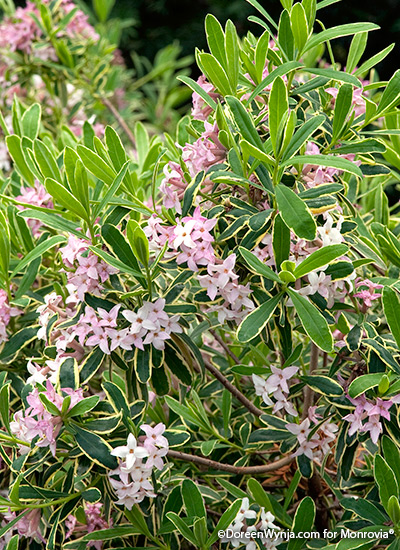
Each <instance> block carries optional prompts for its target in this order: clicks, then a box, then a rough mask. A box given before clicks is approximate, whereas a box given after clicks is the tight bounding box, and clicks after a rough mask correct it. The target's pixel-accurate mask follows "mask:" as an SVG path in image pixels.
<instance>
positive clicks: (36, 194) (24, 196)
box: [15, 180, 54, 237]
mask: <svg viewBox="0 0 400 550" xmlns="http://www.w3.org/2000/svg"><path fill="white" fill-rule="evenodd" d="M15 199H16V200H17V201H20V202H23V203H26V204H28V205H33V206H41V207H44V208H53V206H54V205H53V201H52V197H51V195H50V194H49V193H48V192H47V191H46V188H45V186H44V185H42V184H41V183H39V182H38V181H37V180H36V181H35V185H34V187H21V194H20V195H18V196H17V197H15ZM18 208H19V209H20V210H25V207H24V206H21V205H18ZM27 222H28V225H29V227H30V228H31V229H32V233H33V236H34V237H37V236H38V235H39V234H40V228H41V227H42V222H41V221H40V220H34V219H28V220H27Z"/></svg>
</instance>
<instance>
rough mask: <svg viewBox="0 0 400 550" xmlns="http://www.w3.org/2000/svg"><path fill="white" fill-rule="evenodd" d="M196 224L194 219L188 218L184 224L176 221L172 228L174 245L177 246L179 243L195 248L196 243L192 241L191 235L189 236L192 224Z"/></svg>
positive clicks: (192, 227)
mask: <svg viewBox="0 0 400 550" xmlns="http://www.w3.org/2000/svg"><path fill="white" fill-rule="evenodd" d="M195 225H196V220H189V221H188V222H186V223H185V225H182V224H181V223H178V224H177V225H176V227H175V229H174V235H175V240H174V247H175V248H178V247H179V246H180V245H182V244H183V245H185V246H187V247H188V248H196V244H195V242H194V241H193V239H192V237H191V236H190V235H191V233H192V231H193V229H194V226H195Z"/></svg>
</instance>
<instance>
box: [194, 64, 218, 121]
mask: <svg viewBox="0 0 400 550" xmlns="http://www.w3.org/2000/svg"><path fill="white" fill-rule="evenodd" d="M197 84H198V85H199V86H200V87H201V88H202V89H203V90H204V91H205V92H206V93H207V94H208V95H209V96H210V97H211V99H214V100H216V99H217V98H218V94H217V93H215V88H214V86H213V85H212V84H210V83H209V82H207V80H206V77H205V76H204V74H202V75H200V76H199V78H198V79H197ZM192 102H193V108H192V117H193V118H194V119H195V120H207V119H208V117H209V115H210V114H211V113H212V111H213V110H212V108H211V107H210V106H209V105H207V103H206V102H205V101H204V99H203V98H202V97H201V96H199V94H198V93H197V92H193V94H192Z"/></svg>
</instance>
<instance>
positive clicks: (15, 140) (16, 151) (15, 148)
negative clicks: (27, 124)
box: [6, 134, 35, 187]
mask: <svg viewBox="0 0 400 550" xmlns="http://www.w3.org/2000/svg"><path fill="white" fill-rule="evenodd" d="M6 143H7V148H8V151H9V153H10V155H11V157H12V159H13V161H14V164H15V167H16V169H17V172H18V173H19V174H20V176H21V177H22V179H23V180H25V181H26V182H28V183H29V185H30V186H31V187H33V186H34V185H35V176H34V175H33V174H32V172H31V170H30V168H29V166H28V165H27V163H26V160H25V157H24V153H23V152H22V146H21V138H20V137H19V136H17V135H15V134H13V135H11V136H7V137H6Z"/></svg>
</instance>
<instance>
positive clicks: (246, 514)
mask: <svg viewBox="0 0 400 550" xmlns="http://www.w3.org/2000/svg"><path fill="white" fill-rule="evenodd" d="M256 517H257V512H255V511H254V510H250V502H249V499H248V498H247V497H246V498H244V499H243V500H242V504H241V506H240V510H239V512H238V513H237V515H236V518H235V522H240V521H242V520H243V519H255V518H256Z"/></svg>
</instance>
